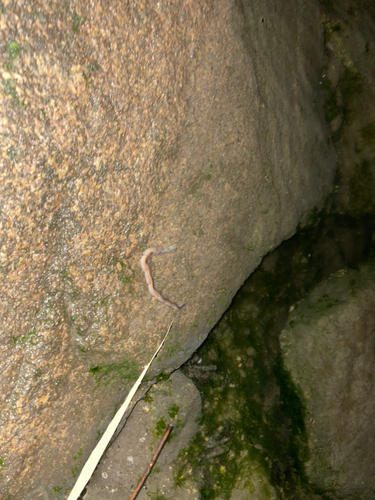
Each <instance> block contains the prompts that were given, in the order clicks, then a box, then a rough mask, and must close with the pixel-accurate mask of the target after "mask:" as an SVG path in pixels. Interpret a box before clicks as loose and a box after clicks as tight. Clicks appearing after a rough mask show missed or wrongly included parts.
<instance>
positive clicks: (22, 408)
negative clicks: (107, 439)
mask: <svg viewBox="0 0 375 500" xmlns="http://www.w3.org/2000/svg"><path fill="white" fill-rule="evenodd" d="M273 3H274V2H271V1H265V2H264V5H262V6H260V5H253V6H249V5H245V4H241V2H235V3H229V2H224V1H217V2H216V1H215V2H213V1H211V2H206V1H204V2H202V1H199V0H191V1H189V0H174V1H171V2H158V3H156V2H152V1H150V2H147V1H146V2H145V1H131V2H124V1H116V0H115V1H105V0H87V1H81V2H74V1H72V2H54V3H53V2H44V1H43V2H42V1H39V2H38V1H36V0H31V1H27V2H26V1H19V2H11V1H7V0H5V1H4V0H3V1H2V3H1V4H0V32H1V37H2V44H1V47H0V50H1V82H0V99H1V107H0V127H1V129H0V132H1V142H0V145H1V150H0V154H1V167H0V191H1V192H0V196H1V198H0V200H1V201H0V203H1V213H0V236H1V239H0V266H1V267H0V270H1V274H0V290H1V303H0V325H1V374H2V376H1V392H0V394H1V416H0V422H1V440H2V442H1V446H0V448H1V452H0V453H1V462H0V474H1V476H0V496H1V498H4V499H7V500H10V499H13V500H25V499H31V500H36V499H39V498H43V499H55V498H66V496H67V494H68V492H69V490H70V488H71V486H72V484H74V481H75V478H76V477H77V474H78V473H79V471H80V469H81V467H82V465H83V463H84V462H85V460H86V459H87V456H88V455H89V453H90V451H91V450H92V448H93V446H94V445H95V443H96V441H97V438H98V437H99V436H100V435H101V433H102V432H103V429H105V427H106V425H107V423H108V421H109V420H110V419H111V417H112V415H113V412H114V411H115V409H116V407H117V405H118V404H119V403H120V402H121V401H122V400H123V399H124V397H125V395H126V393H127V391H128V390H129V387H130V385H131V383H132V380H134V378H135V377H136V376H137V375H138V373H139V372H140V370H141V368H142V367H143V365H144V364H146V362H147V361H148V360H149V358H150V357H151V354H152V352H153V351H154V349H155V347H156V345H157V344H158V341H159V340H160V338H161V336H162V334H163V333H164V332H165V331H166V328H167V326H168V324H169V323H170V321H171V318H172V317H173V316H174V315H175V314H176V313H175V312H174V311H173V310H172V309H168V308H166V307H165V306H163V304H160V303H159V302H157V301H156V300H155V299H153V298H152V297H151V296H150V295H149V294H148V292H147V287H146V283H145V280H144V276H143V274H142V272H141V269H140V267H139V258H140V256H141V254H142V252H143V251H144V249H145V248H147V247H149V246H151V245H172V244H173V245H176V246H177V247H178V251H177V252H176V253H175V254H173V255H170V256H165V257H159V258H158V259H155V262H154V264H153V270H154V273H155V277H156V281H157V285H158V286H159V287H160V289H161V290H162V291H163V292H164V293H166V294H167V295H169V296H171V297H172V298H173V299H175V300H176V301H178V302H181V301H185V302H186V308H185V309H184V310H182V311H181V312H178V313H177V319H176V321H175V325H174V328H173V330H172V333H171V336H170V338H169V340H168V345H166V346H165V348H164V350H163V353H162V354H161V356H160V357H159V358H158V362H157V363H156V364H155V365H154V368H153V374H156V373H157V372H159V371H161V370H162V369H164V370H167V371H170V370H172V369H174V368H176V367H177V366H179V365H180V364H181V363H182V362H184V361H185V360H186V359H188V357H189V356H190V355H191V353H192V352H193V351H194V350H195V349H196V347H197V346H198V345H200V343H201V342H202V341H203V339H204V338H205V337H206V335H207V334H208V332H209V330H210V328H211V327H212V326H213V325H214V324H215V322H216V321H217V320H218V318H219V317H220V316H221V314H222V313H223V311H224V310H225V309H226V307H227V306H228V304H229V303H230V301H231V299H232V297H233V295H234V294H235V293H236V291H237V289H238V288H239V286H240V285H241V284H242V283H243V281H244V280H245V279H246V277H247V276H248V275H249V274H250V273H251V272H252V270H253V269H254V268H255V267H256V266H257V265H258V264H259V262H260V260H261V258H262V256H263V255H265V254H266V253H267V252H268V251H269V250H271V249H272V248H274V247H276V246H277V245H278V244H279V243H280V242H281V241H282V240H283V239H284V238H288V237H290V236H291V235H292V234H293V232H294V231H295V228H296V227H297V225H298V224H299V223H301V222H302V223H303V222H306V221H307V219H308V216H309V214H310V213H311V212H312V210H314V209H315V208H321V207H322V206H323V204H324V200H325V199H326V196H327V195H328V193H329V192H330V191H331V189H332V184H333V175H334V169H335V157H334V155H333V153H332V150H331V149H330V146H329V145H328V146H327V144H329V140H328V137H327V131H326V127H325V124H324V119H323V113H322V106H321V104H320V102H321V101H320V96H319V93H318V90H317V89H318V80H319V71H320V65H321V61H322V56H323V54H322V51H323V49H322V47H323V46H322V44H320V43H319V40H320V41H321V40H322V30H321V27H320V25H319V13H318V10H317V6H315V5H314V4H311V5H310V6H309V7H307V6H304V7H303V8H302V7H300V6H299V4H298V2H297V1H291V2H289V3H288V5H287V6H282V7H281V6H280V7H277V6H276V7H275V6H274V5H272V4H273Z"/></svg>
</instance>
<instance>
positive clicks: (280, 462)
mask: <svg viewBox="0 0 375 500" xmlns="http://www.w3.org/2000/svg"><path fill="white" fill-rule="evenodd" d="M315 216H316V217H317V218H319V217H318V214H315ZM316 222H317V221H314V223H312V224H311V226H312V227H311V229H309V230H306V229H305V230H304V231H303V232H301V233H300V234H298V235H296V236H295V237H294V238H292V239H291V240H289V241H287V242H284V243H283V245H282V247H281V248H280V249H277V250H276V251H275V253H274V254H273V255H272V256H271V255H270V256H269V259H270V260H269V261H268V258H266V259H265V264H264V266H263V265H262V266H260V268H258V269H257V271H255V272H254V273H253V274H252V276H251V277H250V278H249V280H248V281H247V282H246V283H245V285H244V286H243V288H242V289H241V291H240V292H239V293H238V294H237V296H236V297H235V298H234V300H233V302H232V305H231V307H230V308H229V309H228V311H227V312H226V313H225V315H224V316H223V317H222V319H221V320H220V321H219V323H218V324H217V325H216V326H215V328H214V329H213V330H212V332H211V333H210V336H209V338H208V339H207V340H206V342H205V343H204V344H203V345H202V347H201V348H200V349H199V350H198V351H197V355H198V356H199V357H200V358H201V359H202V363H201V366H205V365H206V366H207V365H213V364H214V365H215V366H216V368H217V369H216V371H213V372H212V374H211V376H210V377H209V378H208V379H207V378H205V377H203V378H202V379H199V378H198V379H195V380H194V381H195V383H196V385H197V386H198V388H199V390H200V391H201V393H202V397H203V401H204V410H203V416H202V420H201V422H200V430H199V432H198V434H197V436H196V437H195V438H194V440H192V442H191V443H190V445H189V446H188V447H187V448H186V449H185V450H184V451H183V452H182V453H181V454H180V456H179V460H178V464H179V467H178V469H177V470H176V474H175V482H176V485H179V486H182V485H183V484H184V483H185V482H186V481H187V480H189V481H190V480H193V481H195V482H196V483H197V484H198V485H200V493H201V496H202V498H212V499H214V498H220V499H229V498H231V495H232V491H233V488H234V487H235V486H236V485H237V481H238V477H239V476H241V475H242V477H249V480H248V483H247V488H248V489H249V493H251V488H254V487H255V486H254V484H252V476H251V474H250V476H249V475H248V472H247V470H246V469H245V470H244V469H243V467H246V463H251V464H253V466H254V468H255V469H256V470H257V471H260V473H262V474H263V475H264V476H265V478H266V480H267V478H268V481H269V483H268V484H269V485H271V486H273V488H274V490H276V491H278V492H282V493H280V499H283V500H292V499H296V498H298V499H302V498H310V497H311V495H312V493H313V491H312V487H311V485H310V484H309V483H308V480H307V477H306V472H305V464H306V462H307V461H308V460H309V448H308V439H307V432H306V429H305V421H306V418H307V417H306V410H305V402H304V398H303V396H302V394H301V392H300V390H299V389H298V388H297V387H296V386H295V385H294V384H293V381H292V379H291V377H290V375H289V373H288V372H287V371H286V370H285V368H284V365H283V360H282V358H281V355H280V345H279V334H280V332H281V330H282V328H283V327H284V325H285V322H286V320H287V317H288V311H289V309H290V307H291V305H292V304H296V303H297V302H298V301H300V300H301V299H302V298H304V297H305V296H306V295H307V294H308V293H309V291H310V290H311V289H312V288H313V287H314V286H315V285H316V283H318V282H319V281H320V280H322V279H324V277H325V276H326V274H325V273H328V274H330V272H332V271H331V270H330V268H329V266H327V262H323V261H322V258H321V251H322V250H321V249H322V247H323V248H324V245H325V244H326V243H325V242H324V241H323V240H322V239H321V238H320V239H318V235H320V234H321V233H322V232H323V234H327V235H329V234H330V233H331V232H332V228H335V230H336V228H338V227H340V226H341V227H342V228H346V227H351V228H352V227H353V224H354V223H353V220H352V219H350V218H345V219H344V218H340V217H332V218H327V219H324V221H323V224H325V229H322V228H321V227H320V228H318V227H317V226H316ZM354 227H355V226H354ZM340 252H341V250H340ZM340 255H341V253H340ZM267 261H268V262H273V261H274V262H277V265H276V264H275V265H270V264H269V263H268V264H266V263H267ZM339 262H340V265H342V260H341V257H340V259H339ZM353 286H354V285H353ZM323 300H324V307H325V308H326V307H327V303H330V298H329V297H325V298H323ZM332 304H333V302H332ZM187 369H188V368H187ZM215 436H216V437H215ZM212 440H213V443H211V445H210V447H209V448H207V447H206V443H207V442H211V441H212ZM215 441H216V442H217V444H216V445H215ZM212 449H214V450H215V449H216V450H217V451H218V456H217V457H213V458H209V457H210V450H212ZM244 456H246V457H247V458H246V460H249V462H246V461H245V460H242V457H244ZM266 480H265V483H266ZM271 486H270V487H271ZM269 494H270V493H269ZM267 495H268V493H267ZM265 498H268V497H267V496H265Z"/></svg>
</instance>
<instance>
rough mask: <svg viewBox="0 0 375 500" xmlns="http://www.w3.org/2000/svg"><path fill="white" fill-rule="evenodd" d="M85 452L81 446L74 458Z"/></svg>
mask: <svg viewBox="0 0 375 500" xmlns="http://www.w3.org/2000/svg"><path fill="white" fill-rule="evenodd" d="M82 453H83V448H80V449H79V450H78V451H77V453H76V454H75V455H74V457H73V460H77V459H78V458H79V457H80V456H81V455H82Z"/></svg>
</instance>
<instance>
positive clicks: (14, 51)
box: [8, 42, 21, 59]
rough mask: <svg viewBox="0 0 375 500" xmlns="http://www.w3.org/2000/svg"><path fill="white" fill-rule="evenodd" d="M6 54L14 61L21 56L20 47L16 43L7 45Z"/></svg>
mask: <svg viewBox="0 0 375 500" xmlns="http://www.w3.org/2000/svg"><path fill="white" fill-rule="evenodd" d="M8 54H9V57H11V58H12V59H15V58H16V57H18V56H19V55H20V54H21V47H20V46H19V45H18V43H17V42H10V44H9V45H8Z"/></svg>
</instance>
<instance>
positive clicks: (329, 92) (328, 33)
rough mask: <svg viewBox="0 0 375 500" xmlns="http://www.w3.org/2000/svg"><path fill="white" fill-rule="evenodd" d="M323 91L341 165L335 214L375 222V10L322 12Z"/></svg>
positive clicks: (357, 5) (339, 7)
mask: <svg viewBox="0 0 375 500" xmlns="http://www.w3.org/2000/svg"><path fill="white" fill-rule="evenodd" d="M322 21H323V26H324V30H325V42H326V43H325V47H326V49H327V50H326V58H325V64H324V68H323V72H322V78H321V81H320V85H321V87H322V88H323V89H325V92H326V97H325V109H326V116H327V118H328V122H329V126H330V129H331V131H332V138H333V141H334V143H335V148H336V151H337V159H338V172H339V175H338V176H337V180H336V189H335V197H334V199H335V203H334V210H335V211H337V212H339V213H343V212H344V213H349V214H351V215H353V216H355V217H358V216H363V215H367V216H371V217H372V218H373V217H374V216H375V198H374V195H373V194H374V191H375V120H374V116H375V85H374V83H375V74H374V67H375V37H374V33H375V4H374V3H373V2H366V1H365V2H362V1H354V2H353V1H351V0H338V1H335V0H334V1H333V2H330V5H329V7H328V8H327V9H324V10H323V12H322Z"/></svg>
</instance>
